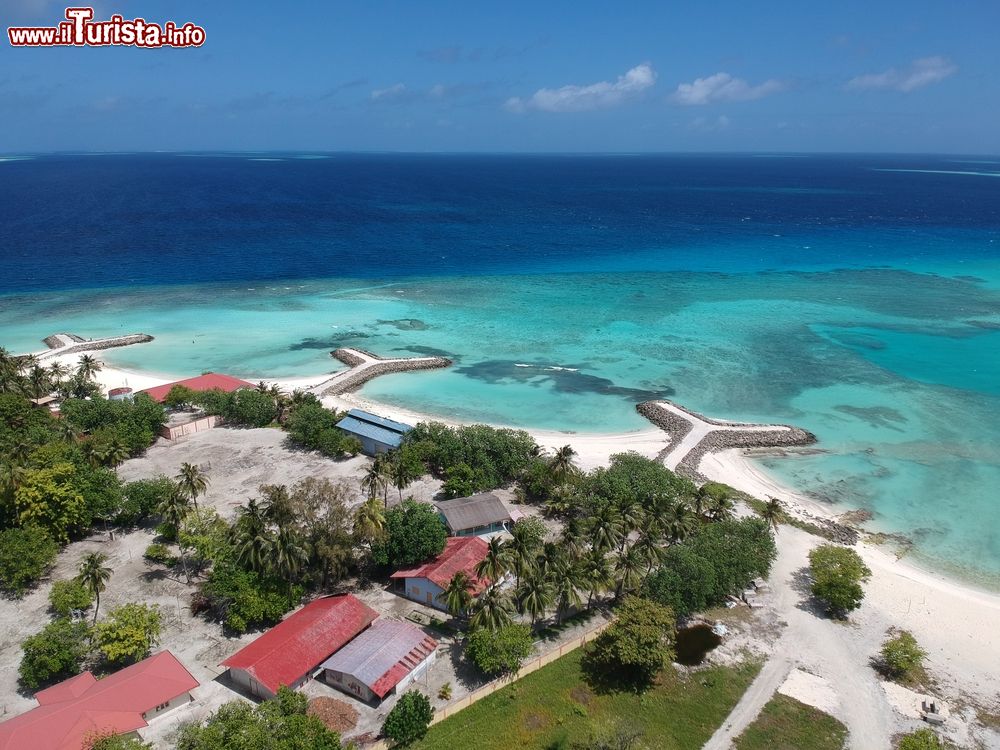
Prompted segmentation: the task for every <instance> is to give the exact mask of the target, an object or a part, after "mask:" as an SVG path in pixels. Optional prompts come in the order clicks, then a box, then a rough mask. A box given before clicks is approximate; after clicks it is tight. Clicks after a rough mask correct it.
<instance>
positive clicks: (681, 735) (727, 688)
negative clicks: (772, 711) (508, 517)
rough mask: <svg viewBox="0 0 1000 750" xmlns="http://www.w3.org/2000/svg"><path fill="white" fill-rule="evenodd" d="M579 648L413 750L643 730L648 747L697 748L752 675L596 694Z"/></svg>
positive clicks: (491, 746)
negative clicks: (638, 691) (582, 666)
mask: <svg viewBox="0 0 1000 750" xmlns="http://www.w3.org/2000/svg"><path fill="white" fill-rule="evenodd" d="M583 653H584V652H583V649H577V650H576V651H574V652H572V653H570V654H567V655H566V656H564V657H562V658H561V659H558V660H556V661H554V662H552V664H549V665H548V666H546V667H544V668H542V669H540V670H538V671H537V672H532V673H531V674H530V675H528V676H527V677H525V678H524V679H522V680H518V681H517V682H516V683H513V684H511V685H509V686H507V687H505V688H504V689H503V690H499V691H497V692H496V693H494V694H493V695H491V696H489V697H487V698H484V699H483V700H481V701H479V702H478V703H475V704H473V705H472V706H470V707H469V708H467V709H465V710H464V711H460V712H459V713H458V714H456V715H455V716H452V717H450V718H449V719H446V720H445V721H443V722H441V723H440V724H436V725H435V726H433V727H431V729H430V732H428V734H427V737H426V738H424V740H423V741H422V742H419V743H417V744H416V745H415V746H414V748H416V749H417V750H456V748H465V747H474V748H476V750H517V749H518V748H540V749H542V750H548V749H549V748H552V749H553V750H554V749H555V748H568V747H570V746H571V745H572V743H574V742H586V741H587V740H588V739H589V738H590V737H591V735H592V734H593V733H594V732H595V731H598V732H600V731H612V732H613V731H616V730H617V729H618V728H619V727H623V728H625V729H629V730H638V731H640V732H642V741H643V743H644V745H645V746H646V747H649V748H656V749H657V750H672V749H675V748H676V749H681V748H690V749H691V750H695V748H700V747H701V746H702V745H703V744H704V743H705V741H706V740H707V739H708V738H709V737H711V736H712V733H713V732H714V731H715V729H716V728H717V727H718V726H719V725H720V724H721V723H722V721H723V719H725V717H726V716H727V715H728V714H729V712H730V710H732V708H733V706H735V705H736V702H737V701H738V700H739V699H740V696H742V695H743V693H744V691H745V690H746V689H747V687H748V686H749V685H750V683H751V682H752V681H753V678H754V677H755V676H756V675H757V672H758V671H759V669H760V666H759V665H758V664H756V663H748V664H744V665H742V666H740V667H710V668H707V669H705V670H703V671H699V672H697V673H696V674H694V675H691V676H690V677H684V676H680V675H677V674H676V673H675V672H674V670H673V669H667V670H666V671H665V672H664V674H663V676H662V677H661V682H660V684H658V685H655V686H653V687H652V688H650V689H649V690H648V691H647V692H645V693H644V694H642V695H636V694H634V693H612V694H601V695H596V694H595V693H594V692H593V691H592V690H591V689H590V688H589V687H588V686H587V683H586V682H585V681H584V678H583V675H582V673H581V669H580V659H581V657H582V656H583Z"/></svg>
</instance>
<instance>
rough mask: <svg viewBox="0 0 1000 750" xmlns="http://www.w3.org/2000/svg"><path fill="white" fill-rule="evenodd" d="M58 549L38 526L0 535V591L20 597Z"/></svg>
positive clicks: (45, 568) (50, 563)
mask: <svg viewBox="0 0 1000 750" xmlns="http://www.w3.org/2000/svg"><path fill="white" fill-rule="evenodd" d="M58 553H59V545H57V544H56V543H55V541H54V540H53V539H52V537H51V536H49V534H48V532H46V531H45V530H44V529H41V528H39V527H38V526H25V527H24V528H19V529H4V530H3V531H0V587H2V588H3V589H4V591H7V592H8V593H11V594H13V595H14V596H22V595H23V594H24V592H25V591H27V590H28V589H29V588H30V587H31V586H32V585H34V584H35V582H36V581H38V579H39V578H41V577H42V576H43V575H45V572H46V571H47V570H48V569H49V568H50V567H51V566H52V563H53V562H55V559H56V555H57V554H58Z"/></svg>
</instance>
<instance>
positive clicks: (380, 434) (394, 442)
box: [337, 416, 403, 448]
mask: <svg viewBox="0 0 1000 750" xmlns="http://www.w3.org/2000/svg"><path fill="white" fill-rule="evenodd" d="M337 427H339V428H340V429H342V430H343V431H344V432H349V433H351V434H352V435H357V436H358V437H363V438H369V439H370V440H375V441H376V442H379V443H382V444H383V445H388V446H390V447H392V448H398V447H399V444H400V443H401V442H403V436H402V435H401V434H400V433H399V432H396V431H394V430H388V429H386V428H385V427H380V426H379V425H376V424H372V423H370V422H366V421H363V420H361V419H358V418H357V417H350V416H349V417H344V418H343V419H341V420H340V421H339V422H337Z"/></svg>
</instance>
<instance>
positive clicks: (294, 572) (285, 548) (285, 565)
mask: <svg viewBox="0 0 1000 750" xmlns="http://www.w3.org/2000/svg"><path fill="white" fill-rule="evenodd" d="M308 561H309V555H308V554H307V553H306V550H305V548H304V547H303V546H302V542H301V540H300V539H299V537H298V535H297V534H296V533H295V532H294V531H293V530H292V529H290V528H287V527H285V528H279V529H278V533H277V534H276V535H275V536H274V539H273V541H272V542H271V568H272V569H273V570H274V572H275V573H276V574H277V575H278V577H279V578H283V579H284V580H285V581H287V582H288V585H289V586H291V585H292V583H293V582H294V581H295V579H296V577H297V576H298V574H299V572H300V571H301V570H302V568H303V567H305V564H306V563H307V562H308Z"/></svg>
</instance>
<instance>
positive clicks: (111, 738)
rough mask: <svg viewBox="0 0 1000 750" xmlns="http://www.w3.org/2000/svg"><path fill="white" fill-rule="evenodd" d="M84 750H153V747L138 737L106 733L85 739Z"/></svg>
mask: <svg viewBox="0 0 1000 750" xmlns="http://www.w3.org/2000/svg"><path fill="white" fill-rule="evenodd" d="M83 750H153V746H152V745H150V744H149V743H148V742H143V741H142V740H140V739H138V738H137V737H127V736H126V735H123V734H114V733H113V732H104V733H97V734H93V735H90V736H88V737H85V738H84V740H83Z"/></svg>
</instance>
